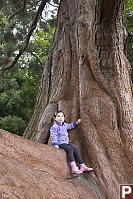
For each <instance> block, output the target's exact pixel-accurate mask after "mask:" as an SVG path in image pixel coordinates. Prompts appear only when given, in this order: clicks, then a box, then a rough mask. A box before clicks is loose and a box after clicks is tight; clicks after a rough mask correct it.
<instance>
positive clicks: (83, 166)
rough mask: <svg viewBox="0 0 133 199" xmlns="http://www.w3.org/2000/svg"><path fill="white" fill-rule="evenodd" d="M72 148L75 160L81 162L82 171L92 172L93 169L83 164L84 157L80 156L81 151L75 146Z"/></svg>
mask: <svg viewBox="0 0 133 199" xmlns="http://www.w3.org/2000/svg"><path fill="white" fill-rule="evenodd" d="M71 147H72V148H73V153H74V156H75V158H76V160H77V161H78V162H79V164H80V171H82V172H83V171H92V170H93V168H89V167H87V166H86V165H85V164H84V163H83V159H82V157H81V155H80V152H79V150H78V149H77V148H76V147H75V146H73V145H71Z"/></svg>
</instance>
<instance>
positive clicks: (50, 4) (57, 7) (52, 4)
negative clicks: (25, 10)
mask: <svg viewBox="0 0 133 199" xmlns="http://www.w3.org/2000/svg"><path fill="white" fill-rule="evenodd" d="M48 4H49V5H51V6H53V7H55V8H58V7H59V6H56V5H53V4H52V3H48Z"/></svg>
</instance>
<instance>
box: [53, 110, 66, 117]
mask: <svg viewBox="0 0 133 199" xmlns="http://www.w3.org/2000/svg"><path fill="white" fill-rule="evenodd" d="M58 113H63V115H64V116H65V114H64V112H63V111H61V110H59V111H56V112H55V113H54V117H56V116H57V114H58Z"/></svg>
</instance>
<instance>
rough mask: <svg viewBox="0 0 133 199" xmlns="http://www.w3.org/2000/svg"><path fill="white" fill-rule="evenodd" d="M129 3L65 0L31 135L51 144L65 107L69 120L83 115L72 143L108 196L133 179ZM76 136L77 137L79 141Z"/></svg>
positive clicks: (26, 135) (31, 121)
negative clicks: (59, 111)
mask: <svg viewBox="0 0 133 199" xmlns="http://www.w3.org/2000/svg"><path fill="white" fill-rule="evenodd" d="M124 6H125V1H121V0H110V1H105V0H102V1H101V0H97V1H93V0H90V1H88V0H73V1H70V0H67V1H66V0H62V1H61V4H60V7H59V12H58V20H57V28H56V32H55V37H54V42H53V44H52V47H51V49H50V52H49V55H48V59H47V62H46V65H45V69H44V71H43V75H42V79H41V83H40V87H39V93H38V96H37V101H36V105H35V109H34V113H33V116H32V118H31V120H30V123H29V125H28V127H27V129H26V131H25V135H24V136H25V137H26V138H30V139H33V140H35V141H37V142H42V143H47V142H48V139H49V128H50V125H51V121H50V119H51V118H52V116H53V114H54V112H55V111H56V110H57V109H63V110H64V112H65V113H66V120H67V121H68V122H70V121H74V120H76V119H77V118H79V117H81V119H82V120H83V122H82V125H81V127H79V128H78V130H76V131H77V132H73V133H72V134H71V135H70V140H71V141H72V142H73V143H74V144H75V145H77V146H78V147H79V148H80V149H81V151H82V152H83V155H84V159H85V161H86V162H87V163H89V164H90V165H91V166H92V167H93V168H94V174H92V179H91V180H90V178H88V183H92V181H93V182H94V184H95V186H96V189H97V190H98V191H99V192H100V193H101V195H103V196H104V198H108V199H110V198H117V197H118V195H119V193H118V190H119V184H123V183H124V184H125V183H132V179H133V167H132V159H133V143H132V140H133V135H132V131H133V124H132V119H133V101H132V100H133V98H132V83H131V78H130V76H131V68H130V64H129V62H128V60H127V58H126V56H125V42H126V37H127V34H126V30H125V27H124V26H123V10H124ZM75 137H76V138H75Z"/></svg>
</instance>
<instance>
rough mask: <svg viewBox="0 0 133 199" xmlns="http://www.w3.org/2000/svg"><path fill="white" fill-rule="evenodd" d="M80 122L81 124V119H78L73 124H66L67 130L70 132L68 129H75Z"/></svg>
mask: <svg viewBox="0 0 133 199" xmlns="http://www.w3.org/2000/svg"><path fill="white" fill-rule="evenodd" d="M81 122H82V120H81V119H78V120H77V122H73V123H70V124H67V130H70V129H73V128H75V127H76V126H78V124H80V123H81Z"/></svg>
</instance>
